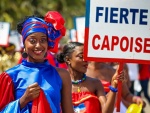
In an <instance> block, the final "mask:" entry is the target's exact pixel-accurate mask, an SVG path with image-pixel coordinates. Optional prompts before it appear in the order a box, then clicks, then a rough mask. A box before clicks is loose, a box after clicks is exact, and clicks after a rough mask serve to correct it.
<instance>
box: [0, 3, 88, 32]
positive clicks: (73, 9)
mask: <svg viewBox="0 0 150 113" xmlns="http://www.w3.org/2000/svg"><path fill="white" fill-rule="evenodd" d="M50 10H56V11H59V12H60V13H61V14H62V15H63V17H64V18H65V20H66V25H65V26H66V27H67V29H71V28H72V27H73V17H74V16H84V15H85V0H0V15H1V16H0V21H5V22H10V23H11V29H13V30H14V29H16V24H17V22H18V21H20V20H21V19H22V18H24V17H25V16H29V15H42V16H44V14H45V13H46V12H47V11H50Z"/></svg>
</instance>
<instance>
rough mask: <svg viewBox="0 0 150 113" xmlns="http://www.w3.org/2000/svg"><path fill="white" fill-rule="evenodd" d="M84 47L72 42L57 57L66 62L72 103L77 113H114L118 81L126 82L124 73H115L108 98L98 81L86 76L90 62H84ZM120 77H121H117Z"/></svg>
mask: <svg viewBox="0 0 150 113" xmlns="http://www.w3.org/2000/svg"><path fill="white" fill-rule="evenodd" d="M83 50H84V46H83V44H82V43H79V42H70V43H68V44H66V45H65V46H64V48H63V51H62V53H60V54H59V55H58V56H57V59H58V61H59V62H66V63H67V65H68V71H69V73H70V76H71V80H72V103H73V106H74V112H75V113H112V112H113V109H114V105H115V99H116V92H117V89H116V88H117V85H118V80H124V77H123V76H124V74H123V73H120V74H118V73H115V74H114V77H113V79H112V84H111V86H110V89H111V91H110V92H109V96H108V98H106V96H105V92H104V88H103V86H102V84H101V82H100V81H99V80H98V79H94V78H91V77H88V76H86V74H85V73H86V71H87V66H88V62H87V61H85V60H84V58H83V56H84V51H83ZM118 75H120V76H119V77H117V76H118Z"/></svg>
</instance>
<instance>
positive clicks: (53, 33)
mask: <svg viewBox="0 0 150 113" xmlns="http://www.w3.org/2000/svg"><path fill="white" fill-rule="evenodd" d="M64 23H65V21H64V19H63V17H62V16H61V15H60V14H59V13H58V12H56V11H49V12H48V13H47V14H46V15H45V16H44V18H40V17H36V16H30V17H27V18H26V19H25V20H24V21H23V22H20V23H19V24H18V26H17V29H18V32H19V33H21V35H22V37H23V44H24V53H23V57H24V58H25V60H23V61H22V63H21V64H19V65H17V66H15V67H13V68H11V69H9V70H7V71H6V72H3V73H2V74H1V75H0V92H1V93H0V100H1V101H0V113H60V112H62V113H73V107H72V102H71V101H72V100H71V79H70V76H69V73H68V72H67V71H66V70H65V69H61V68H56V67H53V66H51V65H50V64H49V63H48V61H47V60H45V57H46V53H47V51H48V50H50V51H52V52H57V48H58V42H59V40H60V38H61V37H62V36H64V35H65V30H66V29H65V27H64Z"/></svg>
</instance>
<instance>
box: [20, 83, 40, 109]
mask: <svg viewBox="0 0 150 113" xmlns="http://www.w3.org/2000/svg"><path fill="white" fill-rule="evenodd" d="M39 94H40V86H39V85H38V83H33V84H31V85H30V86H28V87H27V89H26V91H25V93H24V94H23V96H22V97H21V98H20V107H21V109H22V108H23V107H24V106H26V104H27V103H28V102H30V101H32V100H34V99H35V98H37V97H38V96H39Z"/></svg>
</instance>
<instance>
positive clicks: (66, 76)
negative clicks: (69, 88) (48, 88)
mask: <svg viewBox="0 0 150 113" xmlns="http://www.w3.org/2000/svg"><path fill="white" fill-rule="evenodd" d="M55 69H56V70H57V72H58V73H59V75H60V77H61V78H62V80H63V81H64V82H65V81H68V80H69V81H70V80H71V78H70V75H69V72H68V71H67V70H66V69H63V68H58V67H55Z"/></svg>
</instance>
